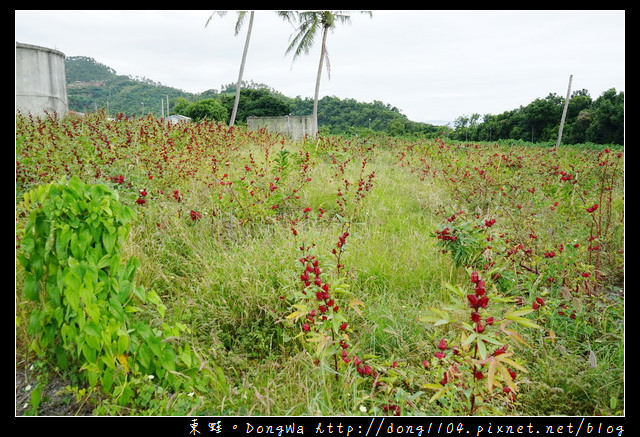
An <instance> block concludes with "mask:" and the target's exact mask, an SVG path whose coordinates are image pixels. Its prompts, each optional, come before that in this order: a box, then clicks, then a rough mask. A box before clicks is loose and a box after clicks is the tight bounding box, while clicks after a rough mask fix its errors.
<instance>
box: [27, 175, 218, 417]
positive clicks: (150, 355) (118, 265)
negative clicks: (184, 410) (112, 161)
mask: <svg viewBox="0 0 640 437" xmlns="http://www.w3.org/2000/svg"><path fill="white" fill-rule="evenodd" d="M23 206H24V208H25V210H26V211H27V213H28V221H27V224H26V226H25V229H24V235H23V237H22V241H21V253H20V254H19V255H18V259H19V261H20V263H21V265H22V266H23V267H24V269H25V276H24V288H23V293H24V297H25V298H26V299H27V300H29V301H33V302H35V306H34V307H33V308H32V309H31V311H30V315H29V321H28V327H27V332H28V334H29V335H31V336H32V342H31V347H32V349H33V350H34V351H35V352H36V353H37V354H38V356H39V357H41V358H42V359H45V360H51V361H53V363H54V364H55V365H56V366H58V367H59V368H60V369H62V370H63V371H67V372H69V373H70V374H78V375H79V376H80V378H81V381H80V382H81V383H88V384H89V385H90V386H91V387H96V386H99V387H101V389H102V391H103V392H104V393H105V394H109V395H112V396H114V397H115V398H116V399H117V400H118V403H119V404H120V405H127V404H129V403H130V402H131V401H133V400H134V399H133V398H134V395H135V392H136V390H135V389H134V388H133V387H132V386H131V384H130V381H136V380H140V379H139V378H141V377H147V376H150V377H149V378H148V380H152V379H154V378H157V380H158V382H159V384H160V385H162V386H165V387H166V388H167V389H169V390H172V391H178V390H189V391H192V390H193V389H194V386H195V385H196V380H195V378H194V375H195V374H199V375H200V378H199V379H198V381H199V382H201V383H203V384H207V383H208V382H210V381H211V379H210V378H208V377H207V375H206V373H198V372H199V370H200V367H201V366H200V364H201V363H200V362H199V360H198V357H197V355H196V354H195V353H194V351H193V350H192V349H191V346H190V345H189V344H188V343H185V342H183V341H182V340H181V339H180V335H181V334H182V333H183V332H185V331H186V329H187V328H186V327H185V326H182V325H177V326H175V327H169V326H166V325H163V326H161V327H154V326H153V325H152V324H150V323H149V322H148V321H145V320H142V319H135V318H134V317H132V316H133V315H134V314H135V313H138V312H140V311H142V307H143V306H144V305H147V304H153V305H155V308H156V310H157V311H158V312H159V313H160V315H161V316H163V315H164V306H163V305H162V302H161V300H160V298H159V297H158V295H157V294H156V293H154V292H147V291H145V289H144V288H143V287H141V286H138V285H136V283H135V281H134V276H135V272H136V269H137V267H138V262H137V260H136V259H135V258H131V259H128V260H126V261H123V260H122V256H121V252H122V246H123V244H124V242H125V241H126V238H127V236H128V233H129V229H130V223H131V221H132V220H133V218H134V213H133V211H132V210H131V209H130V208H129V207H127V206H125V205H122V204H121V203H120V202H119V201H118V195H117V193H116V192H114V191H111V190H110V189H109V188H108V187H106V186H105V185H87V184H84V183H83V182H82V181H81V180H80V179H79V178H77V177H73V178H71V179H70V180H69V181H68V182H67V183H59V184H55V183H53V184H48V185H41V186H38V187H36V188H35V189H33V190H31V191H30V192H28V193H26V194H25V196H24V202H23ZM169 340H174V341H175V342H172V341H169ZM176 345H177V346H176ZM218 382H222V380H218Z"/></svg>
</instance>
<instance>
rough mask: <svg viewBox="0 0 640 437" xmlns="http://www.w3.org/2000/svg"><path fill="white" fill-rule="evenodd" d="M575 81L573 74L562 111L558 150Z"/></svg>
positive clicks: (557, 143) (557, 142) (570, 77)
mask: <svg viewBox="0 0 640 437" xmlns="http://www.w3.org/2000/svg"><path fill="white" fill-rule="evenodd" d="M572 79H573V74H572V75H570V76H569V87H568V88H567V98H566V99H565V100H564V109H563V110H562V118H561V119H560V129H559V130H558V141H556V150H558V147H559V146H560V141H561V140H562V129H563V128H564V119H565V118H566V116H567V106H569V98H570V97H571V80H572Z"/></svg>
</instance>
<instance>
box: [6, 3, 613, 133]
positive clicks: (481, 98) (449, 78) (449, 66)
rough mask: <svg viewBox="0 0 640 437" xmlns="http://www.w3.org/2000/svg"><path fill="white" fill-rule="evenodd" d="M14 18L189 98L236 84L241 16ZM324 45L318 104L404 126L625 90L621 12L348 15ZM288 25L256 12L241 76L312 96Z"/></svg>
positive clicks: (40, 37) (312, 64)
mask: <svg viewBox="0 0 640 437" xmlns="http://www.w3.org/2000/svg"><path fill="white" fill-rule="evenodd" d="M212 12H213V11H198V10H186V11H176V10H168V11H167V10H140V11H133V10H127V11H117V10H107V11H99V10H89V11H68V10H66V11H57V10H55V11H39V10H28V11H20V10H18V11H15V29H16V35H15V40H16V41H17V42H21V43H26V44H33V45H39V46H44V47H48V48H52V49H57V50H59V51H61V52H63V53H64V54H65V55H66V56H87V57H91V58H94V59H95V60H96V61H97V62H100V63H102V64H104V65H107V66H108V67H111V68H113V69H114V70H115V71H116V73H117V74H120V75H127V76H133V77H136V76H139V77H146V78H148V79H151V80H153V81H155V82H160V83H162V84H163V85H168V86H171V87H175V88H179V89H182V90H185V91H188V92H192V93H200V92H203V91H205V90H208V89H215V90H218V91H219V90H220V89H221V87H222V86H223V85H226V84H230V83H235V81H236V80H237V77H238V69H239V65H240V60H241V56H242V50H243V46H244V40H245V35H246V30H247V24H248V20H247V22H246V23H245V27H244V28H243V29H242V30H241V33H240V34H239V35H238V36H235V34H234V26H235V22H236V14H235V11H229V13H228V14H227V15H225V16H224V17H219V16H215V17H214V18H213V19H212V20H211V22H210V23H209V25H208V26H205V24H206V22H207V20H208V19H209V17H210V16H211V14H212ZM351 12H352V16H351V23H350V24H347V25H341V24H338V26H337V27H336V28H335V30H334V31H333V32H332V33H330V34H329V37H328V41H327V45H328V52H329V59H330V65H331V76H330V78H329V77H328V76H327V73H326V70H325V71H323V79H322V83H321V86H320V94H321V97H322V96H336V97H339V98H341V99H346V98H353V99H355V100H357V101H360V102H368V103H369V102H373V101H374V100H377V101H381V102H383V103H385V104H389V105H391V106H394V107H396V108H398V109H399V110H400V112H401V113H403V114H405V115H406V116H407V117H408V118H409V119H410V120H413V121H422V122H430V121H435V120H444V121H450V122H451V121H454V120H455V119H456V118H457V117H459V116H462V115H471V114H474V113H478V114H480V115H485V114H500V113H502V112H505V111H508V110H512V109H516V108H518V107H520V106H525V105H527V104H529V103H530V102H532V101H533V100H535V99H537V98H545V97H546V96H548V95H549V94H550V93H554V94H557V95H560V96H562V97H564V96H565V95H566V92H567V86H568V84H569V76H570V75H573V81H572V90H573V91H575V90H580V89H586V90H587V91H589V94H590V95H591V97H592V98H593V99H596V98H597V97H599V96H600V95H601V94H602V93H603V92H604V91H606V90H608V89H610V88H615V89H616V90H617V91H624V89H625V75H624V71H625V56H624V55H625V11H620V10H617V11H606V10H604V11H593V10H587V11H581V10H565V11H556V10H553V11H543V10H533V11H524V10H517V11H508V10H506V11H503V10H477V11H474V10H471V11H464V10H463V11H458V10H456V11H447V10H393V11H375V10H374V11H372V16H371V17H369V16H368V15H365V14H360V13H359V11H351ZM293 31H294V28H293V27H292V26H291V25H290V24H288V23H285V22H284V21H282V20H281V19H280V18H278V17H277V16H276V14H275V13H274V11H270V10H260V11H256V14H255V21H254V26H253V32H252V37H251V43H250V46H249V53H248V57H247V63H246V67H245V70H244V80H247V81H250V80H252V81H254V82H256V83H263V84H266V85H268V86H270V87H271V88H274V89H275V90H277V91H279V92H281V93H283V94H284V95H286V96H288V97H296V96H301V97H303V98H305V97H311V98H312V97H313V94H314V89H315V78H316V72H317V66H318V60H319V54H320V38H318V39H317V42H316V45H315V46H314V48H313V49H312V51H311V52H310V53H309V54H308V55H302V56H301V57H299V58H297V59H296V60H295V61H294V60H293V55H292V54H288V55H287V54H285V50H286V48H287V46H288V45H289V39H290V36H291V35H292V33H293Z"/></svg>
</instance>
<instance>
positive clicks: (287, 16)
mask: <svg viewBox="0 0 640 437" xmlns="http://www.w3.org/2000/svg"><path fill="white" fill-rule="evenodd" d="M254 12H255V11H250V13H249V28H248V29H247V36H246V38H245V41H244V50H243V51H242V61H241V62H240V71H239V72H238V81H237V82H236V98H235V100H234V102H233V110H232V111H231V119H230V120H229V126H233V124H234V123H235V121H236V114H237V113H238V105H239V103H240V89H241V88H242V75H243V74H244V66H245V64H246V62H247V52H248V51H249V41H250V40H251V30H252V29H253V17H254ZM276 13H277V14H278V16H280V17H281V18H282V19H283V20H289V21H290V20H291V18H292V12H289V11H276ZM226 14H227V11H216V12H214V13H213V14H211V15H210V16H209V19H208V20H207V22H206V24H205V25H204V26H205V27H207V26H208V25H209V22H210V21H211V19H212V18H213V16H214V15H218V16H220V17H224V16H225V15H226ZM237 14H238V16H237V19H236V26H235V35H236V36H238V33H240V30H241V29H242V26H243V25H244V20H245V19H246V17H247V11H237Z"/></svg>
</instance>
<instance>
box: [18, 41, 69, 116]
mask: <svg viewBox="0 0 640 437" xmlns="http://www.w3.org/2000/svg"><path fill="white" fill-rule="evenodd" d="M64 60H65V55H64V53H62V52H59V51H57V50H53V49H49V48H46V47H39V46H34V45H30V44H22V43H18V42H16V112H17V111H20V112H21V113H23V114H27V113H31V114H33V115H34V116H43V115H45V112H49V113H53V112H56V113H57V114H58V115H60V116H64V115H66V114H67V113H68V111H69V105H68V100H67V79H66V74H65V62H64Z"/></svg>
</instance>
